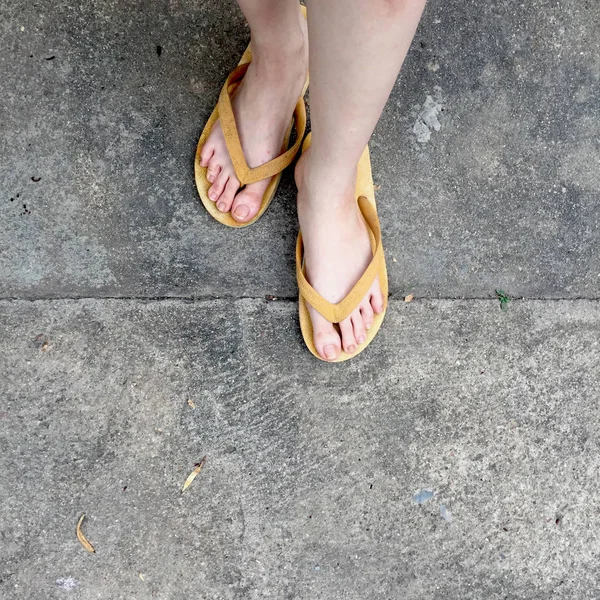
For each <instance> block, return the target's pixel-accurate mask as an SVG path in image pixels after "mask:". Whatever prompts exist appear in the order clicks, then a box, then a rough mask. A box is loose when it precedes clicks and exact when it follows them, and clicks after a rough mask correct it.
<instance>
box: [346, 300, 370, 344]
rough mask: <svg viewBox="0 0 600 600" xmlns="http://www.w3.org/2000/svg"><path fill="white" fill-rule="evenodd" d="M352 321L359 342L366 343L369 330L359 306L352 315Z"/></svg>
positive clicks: (355, 337)
mask: <svg viewBox="0 0 600 600" xmlns="http://www.w3.org/2000/svg"><path fill="white" fill-rule="evenodd" d="M350 320H351V321H352V330H353V331H354V339H355V340H356V341H357V342H358V343H359V344H364V343H365V341H366V339H367V332H366V330H365V324H364V322H363V318H362V315H361V314H360V308H357V309H356V310H355V311H354V312H353V313H352V315H351V316H350Z"/></svg>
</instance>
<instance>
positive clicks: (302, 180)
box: [296, 0, 425, 360]
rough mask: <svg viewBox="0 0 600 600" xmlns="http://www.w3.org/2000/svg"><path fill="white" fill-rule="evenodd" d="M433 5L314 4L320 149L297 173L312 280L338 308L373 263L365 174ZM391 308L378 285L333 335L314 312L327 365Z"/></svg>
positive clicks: (385, 1)
mask: <svg viewBox="0 0 600 600" xmlns="http://www.w3.org/2000/svg"><path fill="white" fill-rule="evenodd" d="M424 5H425V0H310V2H309V5H308V35H309V47H310V78H311V80H310V107H311V111H310V112H311V125H312V145H311V147H310V149H309V150H308V152H307V153H305V154H304V155H303V157H302V158H301V160H300V161H299V163H298V166H297V168H296V182H297V184H298V218H299V221H300V227H301V230H302V236H303V240H304V260H305V265H306V273H307V278H308V280H309V281H310V283H311V284H312V286H313V287H314V288H315V289H316V290H317V291H318V292H319V293H320V294H321V295H322V296H323V297H324V298H326V299H327V300H328V301H329V302H332V303H334V304H335V303H337V302H339V301H340V300H342V299H343V298H344V296H346V294H347V293H348V292H349V291H350V290H351V289H352V287H353V286H354V284H355V283H356V282H357V281H358V279H359V278H360V276H361V275H362V274H363V272H364V270H365V269H366V267H367V266H368V264H369V262H370V261H371V258H372V254H371V246H370V243H369V238H368V234H367V231H366V229H365V226H364V223H363V221H362V220H361V219H360V217H359V213H358V209H357V204H356V198H355V197H354V185H355V180H356V165H357V163H358V160H359V158H360V155H361V154H362V152H363V150H364V148H365V146H366V145H367V142H368V140H369V138H370V136H371V134H372V133H373V129H374V128H375V125H376V124H377V121H378V119H379V117H380V115H381V112H382V110H383V107H384V105H385V103H386V101H387V99H388V96H389V94H390V92H391V90H392V87H393V85H394V82H395V80H396V77H397V75H398V72H399V70H400V67H401V66H402V63H403V61H404V58H405V56H406V53H407V51H408V48H409V46H410V43H411V41H412V39H413V37H414V34H415V30H416V28H417V25H418V22H419V19H420V17H421V13H422V11H423V8H424ZM383 304H384V299H383V297H382V294H381V289H380V287H379V282H378V281H375V282H374V284H373V285H372V287H371V289H370V290H369V292H368V294H367V295H366V296H365V298H364V299H363V301H362V302H361V304H360V305H359V307H358V308H357V309H356V310H355V311H354V312H353V313H352V314H351V315H350V316H349V317H348V318H347V319H345V320H344V321H342V322H341V323H340V324H339V328H340V331H341V339H340V335H339V334H338V332H337V331H336V329H335V328H334V326H333V325H332V324H331V323H329V322H328V321H326V320H325V319H324V318H323V317H322V316H321V315H320V314H319V313H317V311H315V310H314V309H312V308H310V307H309V311H310V315H311V319H312V322H313V329H314V336H315V346H316V348H317V351H318V352H319V354H320V355H321V356H322V358H324V359H326V360H333V359H335V358H337V357H338V356H339V354H340V351H341V348H343V349H344V350H345V351H346V352H348V353H350V354H351V353H353V352H355V351H356V350H357V348H358V346H359V344H361V343H363V342H364V340H365V338H366V329H368V328H369V327H370V325H371V324H372V322H373V314H374V313H379V312H381V311H382V310H383Z"/></svg>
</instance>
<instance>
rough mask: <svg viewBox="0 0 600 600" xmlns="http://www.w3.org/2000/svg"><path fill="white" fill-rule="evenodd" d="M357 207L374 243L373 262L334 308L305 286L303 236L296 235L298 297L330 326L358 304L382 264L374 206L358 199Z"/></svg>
mask: <svg viewBox="0 0 600 600" xmlns="http://www.w3.org/2000/svg"><path fill="white" fill-rule="evenodd" d="M358 206H359V208H360V210H361V212H362V215H363V217H364V219H365V221H366V223H367V225H368V226H369V229H370V230H371V232H372V233H373V238H374V240H375V248H374V251H373V258H372V259H371V262H370V264H369V266H368V267H367V268H366V270H365V272H364V273H363V274H362V276H361V278H360V279H359V280H358V281H357V282H356V284H355V285H354V287H353V288H352V289H351V290H350V292H349V293H348V295H347V296H346V297H345V298H344V299H343V300H342V301H341V302H338V303H337V304H331V302H328V301H327V300H325V298H323V296H321V294H319V292H317V290H315V289H314V288H313V287H312V285H310V283H308V281H307V279H306V276H305V275H304V268H303V250H304V246H303V244H302V233H301V232H300V233H298V241H297V243H296V277H297V280H298V288H299V290H300V295H301V296H302V297H303V298H304V300H305V301H306V302H307V303H308V304H310V305H311V306H312V307H313V308H314V309H315V310H316V311H317V312H318V313H320V314H321V315H322V316H323V317H325V319H327V320H328V321H329V322H330V323H339V322H340V321H343V320H344V319H345V318H346V317H348V316H349V315H350V314H351V313H352V311H353V310H354V309H355V308H356V307H357V306H358V305H359V304H360V303H361V301H362V299H363V298H364V297H365V295H366V294H367V292H368V291H369V288H370V287H371V285H372V284H373V282H374V281H375V278H376V277H377V275H378V274H379V271H380V267H381V262H382V261H383V260H384V258H383V245H382V243H381V227H380V225H379V219H378V217H377V211H376V209H375V207H374V206H373V204H372V203H371V202H370V201H369V200H368V199H367V198H365V197H364V196H360V197H359V198H358Z"/></svg>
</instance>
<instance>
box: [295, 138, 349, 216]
mask: <svg viewBox="0 0 600 600" xmlns="http://www.w3.org/2000/svg"><path fill="white" fill-rule="evenodd" d="M311 150H312V149H311V148H309V149H308V150H307V151H306V152H305V153H304V155H303V156H302V157H301V159H300V160H299V161H298V164H297V166H296V172H295V178H296V185H297V187H298V191H299V194H298V200H299V201H300V202H304V203H308V204H311V205H312V204H319V205H321V206H322V205H326V206H328V207H330V208H336V209H340V210H343V209H346V208H353V207H354V204H355V198H354V189H355V184H356V168H355V167H354V168H353V167H348V166H347V165H342V166H340V165H331V164H327V163H323V162H322V161H318V160H313V159H314V158H315V157H314V156H313V155H312V152H311Z"/></svg>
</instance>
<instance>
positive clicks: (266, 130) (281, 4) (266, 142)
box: [201, 0, 308, 223]
mask: <svg viewBox="0 0 600 600" xmlns="http://www.w3.org/2000/svg"><path fill="white" fill-rule="evenodd" d="M238 4H239V6H240V8H241V9H242V12H243V13H244V16H245V17H246V19H247V20H248V24H249V25H250V32H251V43H252V63H251V64H250V67H249V68H248V71H247V73H246V75H245V77H244V79H243V82H242V84H241V85H240V87H239V88H238V89H237V90H236V94H235V96H234V100H233V109H234V114H235V119H236V124H237V126H238V131H239V134H240V140H241V142H242V148H243V150H244V156H245V157H246V161H247V163H248V166H250V167H258V166H259V165H262V164H264V163H266V162H268V161H269V160H271V159H272V158H275V157H276V156H278V155H279V154H281V150H282V143H283V138H284V136H285V133H286V131H287V129H288V127H289V124H290V121H291V118H292V115H293V113H294V107H295V106H296V103H297V102H298V98H299V97H300V95H301V93H302V88H303V87H304V82H305V80H306V73H307V69H308V42H307V35H306V20H305V19H304V17H303V16H302V13H301V12H300V6H299V3H298V1H297V0H238ZM201 165H202V166H204V167H208V171H207V179H208V180H209V181H210V182H211V183H212V186H211V188H210V189H209V191H208V195H209V198H210V199H211V200H213V201H214V202H215V203H216V204H217V207H218V208H219V210H221V211H222V212H224V213H226V212H231V215H232V217H233V218H234V219H236V220H237V221H239V222H242V223H243V222H245V221H250V220H251V219H252V218H253V217H254V216H255V215H256V213H257V212H258V209H259V207H260V204H261V201H262V198H263V195H264V192H265V190H266V188H267V185H268V184H269V179H265V180H263V181H259V182H257V183H253V184H250V185H247V186H246V187H245V188H244V189H243V190H242V191H240V192H239V193H237V192H238V190H239V188H240V182H239V181H238V179H237V178H236V176H235V172H234V170H233V165H232V163H231V160H230V158H229V153H228V151H227V146H226V145H225V139H224V137H223V132H222V130H221V127H220V124H219V122H218V121H217V122H216V123H215V126H214V127H213V129H212V131H211V134H210V136H209V137H208V139H207V141H206V143H205V144H204V147H203V149H202V152H201ZM236 193H237V195H236Z"/></svg>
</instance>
